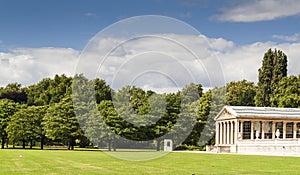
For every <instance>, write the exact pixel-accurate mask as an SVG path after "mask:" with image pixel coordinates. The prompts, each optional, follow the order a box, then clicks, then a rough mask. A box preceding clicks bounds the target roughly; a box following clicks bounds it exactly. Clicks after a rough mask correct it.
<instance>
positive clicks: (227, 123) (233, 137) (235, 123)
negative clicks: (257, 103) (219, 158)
mask: <svg viewBox="0 0 300 175" xmlns="http://www.w3.org/2000/svg"><path fill="white" fill-rule="evenodd" d="M244 122H248V124H246V123H244ZM249 122H251V124H250V123H249ZM256 122H259V130H255V128H254V125H255V124H256ZM271 122H272V124H271ZM276 123H282V131H280V132H279V133H277V134H280V136H279V135H276V131H277V129H278V128H276ZM298 123H300V121H299V122H295V121H259V120H253V121H250V120H240V121H239V120H236V119H235V120H224V121H217V122H216V139H215V142H216V145H232V144H235V143H236V142H237V140H242V139H251V140H253V139H258V135H259V139H275V138H279V137H280V138H282V139H287V138H290V139H297V138H299V137H300V128H299V126H297V124H298ZM287 124H288V125H289V130H288V132H289V133H287ZM244 125H246V126H244ZM266 125H269V126H267V127H266ZM244 127H250V128H248V133H249V130H250V133H249V134H248V136H249V135H250V136H249V137H248V138H244V135H243V132H244V130H245V128H244ZM265 128H268V130H269V131H270V133H269V135H267V137H268V138H266V137H265V136H266V132H267V131H266V129H265ZM256 129H257V128H256ZM256 132H258V133H257V134H256ZM277 132H278V131H277ZM271 133H272V134H271ZM271 135H272V136H271Z"/></svg>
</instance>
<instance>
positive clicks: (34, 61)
mask: <svg viewBox="0 0 300 175" xmlns="http://www.w3.org/2000/svg"><path fill="white" fill-rule="evenodd" d="M78 54H79V52H78V51H76V50H74V49H70V48H18V49H14V50H11V52H9V53H3V52H2V53H0V70H1V74H0V85H1V86H5V85H6V84H8V83H12V82H18V83H21V84H22V85H30V84H32V83H36V82H38V81H40V80H41V79H42V78H45V77H53V76H54V75H55V74H63V73H64V74H67V75H69V76H72V75H73V74H74V72H75V66H76V62H77V60H78Z"/></svg>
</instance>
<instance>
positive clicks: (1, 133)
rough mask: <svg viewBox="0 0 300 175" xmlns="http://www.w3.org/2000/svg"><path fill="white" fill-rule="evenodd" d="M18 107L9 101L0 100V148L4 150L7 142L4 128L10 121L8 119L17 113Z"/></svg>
mask: <svg viewBox="0 0 300 175" xmlns="http://www.w3.org/2000/svg"><path fill="white" fill-rule="evenodd" d="M18 109H19V105H18V104H17V103H15V102H13V101H11V100H7V99H2V100H0V138H1V148H2V149H3V148H4V145H5V143H6V142H7V132H6V127H7V125H8V123H9V121H10V118H11V117H12V116H13V115H14V113H15V112H17V111H18Z"/></svg>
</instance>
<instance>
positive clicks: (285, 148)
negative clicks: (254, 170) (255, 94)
mask: <svg viewBox="0 0 300 175" xmlns="http://www.w3.org/2000/svg"><path fill="white" fill-rule="evenodd" d="M215 121H216V137H215V139H216V140H215V147H216V149H217V152H231V153H254V154H261V153H267V154H268V153H269V154H298V155H300V109H298V108H271V107H246V106H225V107H223V109H222V110H221V111H220V112H219V114H218V115H217V116H216V117H215Z"/></svg>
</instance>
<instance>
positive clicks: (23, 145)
mask: <svg viewBox="0 0 300 175" xmlns="http://www.w3.org/2000/svg"><path fill="white" fill-rule="evenodd" d="M22 142H23V144H22V147H23V149H25V140H24V139H23V140H22Z"/></svg>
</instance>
